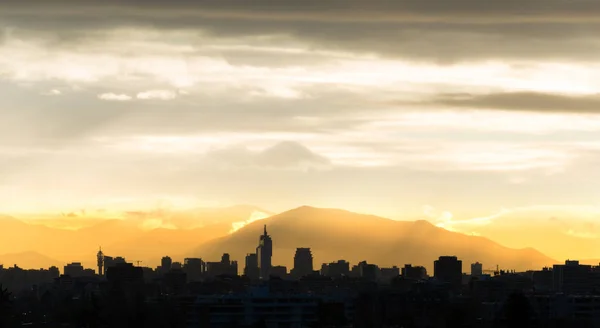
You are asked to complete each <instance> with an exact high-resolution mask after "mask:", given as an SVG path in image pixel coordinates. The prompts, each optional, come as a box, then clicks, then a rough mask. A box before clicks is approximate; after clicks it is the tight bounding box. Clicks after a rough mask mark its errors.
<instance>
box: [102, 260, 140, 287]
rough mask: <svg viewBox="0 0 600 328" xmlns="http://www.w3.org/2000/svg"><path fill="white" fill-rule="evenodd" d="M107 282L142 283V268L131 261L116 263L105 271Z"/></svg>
mask: <svg viewBox="0 0 600 328" xmlns="http://www.w3.org/2000/svg"><path fill="white" fill-rule="evenodd" d="M106 279H107V280H108V282H109V283H120V284H122V283H143V282H144V270H142V268H140V267H136V266H133V264H131V263H117V264H115V265H114V266H111V267H109V268H108V270H107V271H106Z"/></svg>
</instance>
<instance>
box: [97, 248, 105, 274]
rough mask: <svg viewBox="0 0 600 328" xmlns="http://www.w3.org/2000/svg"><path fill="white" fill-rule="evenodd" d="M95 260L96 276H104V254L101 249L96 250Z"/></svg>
mask: <svg viewBox="0 0 600 328" xmlns="http://www.w3.org/2000/svg"><path fill="white" fill-rule="evenodd" d="M96 258H97V260H98V275H99V276H102V275H104V271H102V268H103V267H104V253H102V247H100V249H99V250H98V254H96Z"/></svg>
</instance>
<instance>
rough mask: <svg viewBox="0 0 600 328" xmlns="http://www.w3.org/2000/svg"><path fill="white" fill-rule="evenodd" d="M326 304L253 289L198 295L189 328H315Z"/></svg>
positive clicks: (312, 297) (306, 296)
mask: <svg viewBox="0 0 600 328" xmlns="http://www.w3.org/2000/svg"><path fill="white" fill-rule="evenodd" d="M273 268H275V267H273ZM322 303H323V299H322V298H320V297H318V296H315V295H310V294H298V293H294V294H289V293H277V294H275V293H270V292H269V290H268V289H267V288H266V287H261V288H252V289H250V290H248V291H246V292H243V293H230V294H227V295H206V296H198V297H197V298H196V300H195V302H193V304H192V305H191V306H192V307H193V308H192V310H191V311H189V313H190V316H189V317H188V319H187V321H188V324H189V327H211V328H229V327H315V326H316V323H317V322H318V320H319V314H320V313H319V312H320V311H319V310H320V304H322ZM325 311H327V309H323V310H322V311H321V312H325ZM327 312H328V313H333V312H334V311H333V309H329V311H327Z"/></svg>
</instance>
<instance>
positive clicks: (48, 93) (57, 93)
mask: <svg viewBox="0 0 600 328" xmlns="http://www.w3.org/2000/svg"><path fill="white" fill-rule="evenodd" d="M60 95H62V92H61V91H60V90H58V89H52V90H49V91H45V92H42V96H60Z"/></svg>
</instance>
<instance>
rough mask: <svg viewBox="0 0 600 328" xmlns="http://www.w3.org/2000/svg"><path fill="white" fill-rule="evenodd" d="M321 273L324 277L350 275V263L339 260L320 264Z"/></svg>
mask: <svg viewBox="0 0 600 328" xmlns="http://www.w3.org/2000/svg"><path fill="white" fill-rule="evenodd" d="M321 274H322V275H323V276H326V277H332V278H339V277H344V276H349V275H350V263H348V262H346V261H344V260H339V261H337V262H331V263H329V264H325V263H324V264H323V265H322V266H321Z"/></svg>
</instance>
